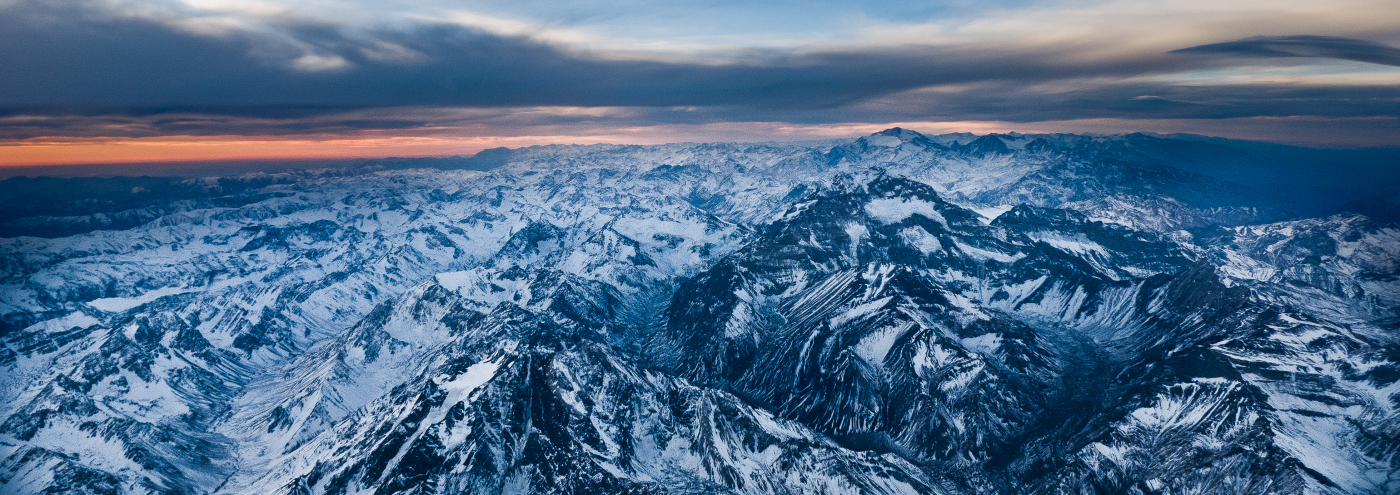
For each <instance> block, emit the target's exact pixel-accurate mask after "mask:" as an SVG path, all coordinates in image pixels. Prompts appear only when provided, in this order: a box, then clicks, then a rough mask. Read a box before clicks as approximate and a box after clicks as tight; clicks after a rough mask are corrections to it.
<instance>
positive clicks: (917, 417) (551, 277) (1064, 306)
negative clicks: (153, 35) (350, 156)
mask: <svg viewBox="0 0 1400 495" xmlns="http://www.w3.org/2000/svg"><path fill="white" fill-rule="evenodd" d="M1154 139H1155V140H1157V141H1154ZM1165 139H1166V138H1151V139H1149V138H1146V137H1143V136H1128V137H1118V138H1104V137H1086V136H1065V135H1060V136H1019V135H1016V136H996V135H993V136H982V137H975V136H962V135H950V136H924V135H921V134H918V133H915V132H912V131H908V130H903V129H892V130H890V131H885V132H881V133H877V134H875V135H872V136H867V137H864V138H860V139H857V140H854V141H848V142H832V143H828V144H826V145H821V146H817V145H810V146H808V145H803V146H784V145H749V144H701V145H695V144H680V145H661V146H604V145H599V146H585V147H579V146H558V147H553V146H550V147H536V148H527V149H521V150H507V151H505V152H496V153H494V154H493V155H491V156H489V157H487V158H489V160H485V159H483V160H485V161H481V160H478V161H479V162H481V163H486V164H487V165H489V166H487V165H481V163H477V162H472V163H475V165H472V166H469V167H463V166H455V165H454V166H450V167H449V166H444V167H439V168H410V165H411V164H410V165H404V164H398V163H397V162H395V164H393V166H386V165H384V164H368V165H364V166H362V167H359V168H353V169H336V170H310V171H299V172H293V173H287V174H281V175H271V176H269V175H266V174H264V175H259V176H255V177H243V178H225V179H218V180H213V179H202V180H191V181H185V180H171V181H166V180H155V179H149V178H145V179H142V180H143V181H145V182H142V184H146V185H147V186H149V189H147V190H149V191H154V192H152V193H148V194H144V195H140V197H126V196H122V195H120V194H116V193H114V192H112V191H116V190H117V189H119V188H118V187H117V186H121V187H122V188H124V187H126V186H127V185H128V184H127V182H130V180H128V179H120V180H126V181H127V182H121V183H119V184H117V183H114V184H115V185H113V184H108V185H107V186H110V187H106V188H105V189H104V188H102V187H98V186H93V187H94V189H93V190H94V191H97V192H94V193H93V194H99V193H100V197H99V198H98V199H91V198H89V199H83V198H74V199H73V200H72V201H67V202H65V201H64V200H62V199H61V198H60V199H55V200H53V201H50V202H47V203H34V204H32V205H30V206H29V207H28V208H27V209H24V210H23V211H20V210H15V211H20V212H19V213H14V214H12V215H10V216H8V217H6V218H4V219H3V220H4V223H3V225H0V227H3V228H4V229H10V230H8V231H5V232H0V234H5V235H11V237H4V238H0V267H3V270H0V315H3V322H4V326H3V333H0V393H3V400H0V492H3V493H15V494H38V493H93V494H128V493H131V494H136V493H160V494H172V495H173V494H242V493H247V494H289V495H291V494H296V495H311V494H349V493H366V492H373V493H381V494H390V493H414V494H427V493H910V494H916V493H950V494H951V493H989V494H1002V493H1005V494H1020V493H1143V494H1146V493H1339V494H1340V493H1391V492H1395V491H1400V440H1397V439H1400V323H1397V322H1400V311H1398V310H1400V229H1397V228H1396V227H1395V226H1394V224H1390V223H1384V221H1383V219H1381V220H1375V219H1370V218H1368V217H1365V216H1361V215H1357V214H1342V215H1336V216H1327V217H1317V218H1294V217H1291V216H1289V215H1288V214H1286V213H1284V212H1283V211H1281V210H1280V209H1278V208H1277V206H1276V205H1274V204H1270V203H1268V202H1267V201H1263V200H1260V199H1258V196H1256V195H1252V194H1251V193H1250V192H1249V191H1247V190H1246V189H1247V188H1245V187H1244V186H1239V185H1236V184H1231V183H1228V182H1224V181H1220V180H1216V179H1212V178H1210V177H1206V176H1203V175H1200V174H1196V173H1192V172H1187V171H1184V170H1181V169H1178V168H1173V167H1171V166H1170V164H1169V163H1163V162H1162V160H1160V157H1161V156H1162V155H1161V154H1160V153H1158V152H1157V151H1154V150H1157V149H1158V148H1151V147H1152V146H1159V147H1161V148H1162V149H1166V147H1165V145H1162V144H1161V143H1160V142H1159V141H1161V140H1165ZM1169 144H1172V145H1173V146H1185V144H1181V143H1174V144H1173V143H1169ZM1154 153H1155V154H1154ZM487 162H489V163H487ZM424 163H425V164H428V165H433V164H432V163H428V162H424ZM454 163H455V162H454ZM482 169H486V170H482ZM94 180H97V179H94ZM112 180H117V181H118V182H120V180H119V179H112ZM44 184H48V183H47V182H45V183H44ZM13 185H14V184H9V186H13ZM99 185H100V184H99ZM50 186H52V185H51V184H48V185H46V186H45V187H50ZM123 190H124V189H123ZM132 194H136V193H132ZM26 229H27V230H26Z"/></svg>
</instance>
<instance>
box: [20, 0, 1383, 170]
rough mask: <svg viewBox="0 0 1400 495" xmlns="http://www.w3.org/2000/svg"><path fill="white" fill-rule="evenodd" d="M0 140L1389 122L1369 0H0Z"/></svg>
mask: <svg viewBox="0 0 1400 495" xmlns="http://www.w3.org/2000/svg"><path fill="white" fill-rule="evenodd" d="M0 46H3V47H4V49H3V50H0V165H42V164H69V163H118V162H158V161H188V160H211V159H220V160H247V159H286V158H344V157H382V156H445V155H460V154H470V153H473V152H475V151H478V150H480V149H483V148H491V147H496V146H508V147H519V146H528V145H534V144H546V143H596V142H611V143H660V142H674V141H766V140H797V139H817V138H828V137H846V136H854V135H859V134H866V133H869V132H874V131H878V130H880V129H884V128H888V127H891V126H895V125H899V126H903V127H908V128H913V129H916V130H919V131H923V132H931V133H932V132H958V131H966V132H977V133H986V132H1010V131H1018V132H1089V133H1123V132H1135V131H1148V132H1159V133H1173V132H1189V133H1196V134H1205V135H1214V136H1224V137H1234V138H1243V139H1254V140H1263V141H1273V142H1281V143H1291V144H1304V145H1310V146H1323V147H1356V146H1381V145H1384V146H1395V145H1400V48H1397V46H1400V2H1397V1H1395V0H1327V1H1316V0H1306V1H1304V0H1268V1H1264V0H1243V1H1229V0H1210V1H1207V0H1182V1H1161V0H1151V1H1138V0H1109V1H1100V0H1066V1H1055V2H1030V1H1020V0H1006V1H1002V0H981V1H972V0H954V1H938V2H913V1H910V2H889V1H879V2H875V1H870V2H836V1H823V0H805V1H802V0H777V1H766V2H739V1H729V0H717V1H706V0H701V1H695V0H691V1H685V2H681V1H637V0H601V1H580V2H544V1H538V0H484V1H447V0H401V1H354V0H352V1H340V0H155V1H127V0H90V1H84V0H77V1H70V0H37V1H36V0H0Z"/></svg>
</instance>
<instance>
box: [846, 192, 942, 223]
mask: <svg viewBox="0 0 1400 495" xmlns="http://www.w3.org/2000/svg"><path fill="white" fill-rule="evenodd" d="M865 213H866V214H867V215H870V217H871V218H874V219H876V220H879V221H880V223H883V224H892V223H899V222H902V221H904V219H906V218H909V217H910V216H911V215H914V214H919V215H923V216H925V217H927V218H929V219H930V220H933V221H935V222H938V223H939V224H940V225H943V228H945V229H946V228H948V221H947V220H945V219H944V218H943V215H942V214H941V213H938V208H937V207H936V206H935V205H934V204H933V203H932V202H929V201H924V200H922V199H918V198H876V199H872V200H870V202H869V203H866V205H865Z"/></svg>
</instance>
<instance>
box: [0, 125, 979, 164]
mask: <svg viewBox="0 0 1400 495" xmlns="http://www.w3.org/2000/svg"><path fill="white" fill-rule="evenodd" d="M896 126H901V127H909V128H914V129H917V130H920V131H921V132H935V131H936V132H976V133H988V132H1005V131H1006V130H1007V129H1006V127H1005V126H1004V125H1001V124H998V123H988V122H908V123H883V124H866V123H853V124H833V125H795V124H788V123H761V122H760V123H752V122H745V123H719V124H703V125H659V126H639V127H625V128H611V129H604V130H598V129H568V128H559V129H544V130H546V131H558V132H549V133H541V134H530V135H497V136H453V135H406V136H327V135H317V136H161V137H138V138H33V139H26V140H15V141H9V142H0V166H43V165H80V164H108V163H110V164H121V163H158V162H200V161H236V160H308V159H351V158H384V157H394V156H397V157H428V156H454V155H464V156H465V155H471V154H474V153H476V152H478V151H481V150H483V149H487V148H495V147H500V146H505V147H508V148H520V147H525V146H534V145H545V144H597V143H611V144H661V143H673V142H685V141H692V142H719V141H733V142H743V141H792V140H805V139H828V138H844V137H855V136H860V135H866V134H870V133H874V132H879V131H881V130H884V129H888V128H890V127H896ZM569 131H575V132H569ZM577 131H583V132H577ZM589 131H593V132H589ZM599 131H601V132H599Z"/></svg>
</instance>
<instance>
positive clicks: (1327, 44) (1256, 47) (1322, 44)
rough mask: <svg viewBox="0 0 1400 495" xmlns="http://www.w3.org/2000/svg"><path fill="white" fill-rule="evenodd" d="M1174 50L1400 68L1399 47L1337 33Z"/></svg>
mask: <svg viewBox="0 0 1400 495" xmlns="http://www.w3.org/2000/svg"><path fill="white" fill-rule="evenodd" d="M1172 53H1186V54H1211V55H1235V56H1242V57H1314V58H1335V59H1341V60H1355V61H1357V62H1367V63H1372V64H1381V65H1393V66H1397V67H1400V48H1396V47H1393V46H1389V45H1384V44H1381V43H1376V42H1373V41H1366V40H1358V39H1351V38H1340V37H1335V36H1257V37H1252V38H1245V39H1242V40H1238V41H1227V42H1224V43H1211V44H1208V45H1200V46H1193V47H1190V48H1182V49H1180V50H1175V51H1173V52H1172Z"/></svg>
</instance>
